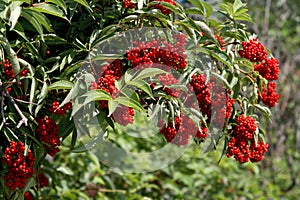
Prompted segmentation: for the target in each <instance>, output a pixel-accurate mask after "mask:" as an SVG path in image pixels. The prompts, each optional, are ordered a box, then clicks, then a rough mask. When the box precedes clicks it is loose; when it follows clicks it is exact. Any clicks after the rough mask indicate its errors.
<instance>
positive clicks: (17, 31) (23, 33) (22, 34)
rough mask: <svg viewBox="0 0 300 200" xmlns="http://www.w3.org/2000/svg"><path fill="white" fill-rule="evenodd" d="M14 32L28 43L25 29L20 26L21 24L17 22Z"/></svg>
mask: <svg viewBox="0 0 300 200" xmlns="http://www.w3.org/2000/svg"><path fill="white" fill-rule="evenodd" d="M12 30H13V31H15V32H16V33H18V34H19V35H20V36H21V37H22V38H23V39H24V40H26V41H28V38H27V37H26V35H25V32H24V28H23V26H22V25H21V24H20V22H17V23H16V24H15V26H14V28H13V29H12Z"/></svg>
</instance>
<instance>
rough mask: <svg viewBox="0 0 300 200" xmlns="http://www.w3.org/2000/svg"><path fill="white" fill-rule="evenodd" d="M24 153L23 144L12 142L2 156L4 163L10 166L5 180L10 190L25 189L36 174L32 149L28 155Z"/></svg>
mask: <svg viewBox="0 0 300 200" xmlns="http://www.w3.org/2000/svg"><path fill="white" fill-rule="evenodd" d="M24 152H25V145H24V143H23V142H11V143H10V147H8V148H6V150H5V152H4V155H3V156H2V163H3V164H5V165H7V166H8V173H7V174H6V175H5V176H4V177H3V179H4V180H5V185H6V186H7V187H8V188H9V189H10V190H16V189H21V188H23V187H25V185H26V181H27V179H29V178H30V177H32V175H33V174H34V169H33V166H34V162H35V157H34V156H33V153H32V151H31V150H30V149H29V150H28V152H27V155H24Z"/></svg>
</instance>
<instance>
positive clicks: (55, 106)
mask: <svg viewBox="0 0 300 200" xmlns="http://www.w3.org/2000/svg"><path fill="white" fill-rule="evenodd" d="M59 105H60V104H59V102H58V101H53V102H52V107H51V108H49V111H50V112H51V113H53V114H57V115H60V116H64V115H65V114H66V112H67V111H68V110H70V109H71V107H72V103H71V102H69V103H67V104H65V105H64V106H63V107H61V108H60V107H59Z"/></svg>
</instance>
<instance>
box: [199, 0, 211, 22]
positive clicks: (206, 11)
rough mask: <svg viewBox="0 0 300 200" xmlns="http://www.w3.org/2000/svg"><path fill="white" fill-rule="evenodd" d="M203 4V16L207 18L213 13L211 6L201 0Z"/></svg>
mask: <svg viewBox="0 0 300 200" xmlns="http://www.w3.org/2000/svg"><path fill="white" fill-rule="evenodd" d="M201 2H202V4H203V6H204V7H205V15H204V16H205V17H206V18H208V17H209V16H210V15H211V14H212V13H213V7H212V5H210V4H209V3H207V2H205V1H203V0H201Z"/></svg>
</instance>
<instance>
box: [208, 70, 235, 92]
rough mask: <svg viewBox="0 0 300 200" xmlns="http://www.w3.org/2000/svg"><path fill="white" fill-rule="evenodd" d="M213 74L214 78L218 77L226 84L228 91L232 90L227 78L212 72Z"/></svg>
mask: <svg viewBox="0 0 300 200" xmlns="http://www.w3.org/2000/svg"><path fill="white" fill-rule="evenodd" d="M211 74H212V75H213V76H214V77H216V78H217V79H218V80H219V81H221V82H222V83H224V84H225V85H226V87H227V88H228V89H231V86H230V84H229V83H228V81H227V80H226V78H224V77H223V76H221V75H220V74H217V73H216V72H211Z"/></svg>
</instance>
